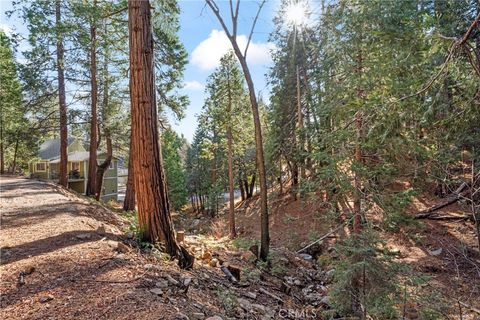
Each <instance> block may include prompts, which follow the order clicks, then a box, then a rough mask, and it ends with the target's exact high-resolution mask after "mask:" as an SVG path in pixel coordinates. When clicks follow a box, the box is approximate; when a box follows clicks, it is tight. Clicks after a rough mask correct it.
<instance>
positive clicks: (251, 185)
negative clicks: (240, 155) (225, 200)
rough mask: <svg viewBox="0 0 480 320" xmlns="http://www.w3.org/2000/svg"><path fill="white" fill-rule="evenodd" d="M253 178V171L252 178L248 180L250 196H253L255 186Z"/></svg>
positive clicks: (254, 175)
mask: <svg viewBox="0 0 480 320" xmlns="http://www.w3.org/2000/svg"><path fill="white" fill-rule="evenodd" d="M255 179H256V174H255V173H254V174H253V176H252V180H251V181H250V186H249V188H250V190H249V194H250V197H253V189H254V187H255Z"/></svg>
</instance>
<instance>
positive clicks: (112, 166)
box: [108, 161, 115, 169]
mask: <svg viewBox="0 0 480 320" xmlns="http://www.w3.org/2000/svg"><path fill="white" fill-rule="evenodd" d="M108 169H115V163H113V161H110V165H109V166H108Z"/></svg>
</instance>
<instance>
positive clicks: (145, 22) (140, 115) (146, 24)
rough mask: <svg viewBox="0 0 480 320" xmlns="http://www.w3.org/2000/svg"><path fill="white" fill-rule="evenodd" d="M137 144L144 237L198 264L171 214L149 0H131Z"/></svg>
mask: <svg viewBox="0 0 480 320" xmlns="http://www.w3.org/2000/svg"><path fill="white" fill-rule="evenodd" d="M128 31H129V44H130V87H131V95H130V101H131V117H132V145H133V153H134V155H135V156H134V158H133V166H134V172H135V175H134V181H135V192H136V196H137V204H138V223H139V226H140V230H141V231H142V238H143V240H144V241H148V242H151V243H156V242H162V244H163V246H164V248H165V250H166V252H167V253H168V254H170V256H172V257H177V258H178V260H179V265H180V267H182V268H191V267H192V266H193V259H194V258H193V256H192V255H191V254H189V253H188V251H187V250H186V249H185V248H183V247H180V246H179V244H178V243H177V241H176V239H175V231H174V229H173V223H172V219H171V216H170V207H169V201H168V192H167V185H166V179H165V173H164V171H163V163H162V157H161V155H160V152H161V149H160V144H159V135H158V127H157V120H158V117H157V104H156V99H155V80H154V59H153V35H152V24H151V12H150V1H148V0H129V1H128Z"/></svg>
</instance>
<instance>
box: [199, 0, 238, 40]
mask: <svg viewBox="0 0 480 320" xmlns="http://www.w3.org/2000/svg"><path fill="white" fill-rule="evenodd" d="M205 2H206V3H207V5H208V6H209V7H210V9H212V11H213V14H214V15H215V16H216V17H217V19H218V21H220V24H221V25H222V28H223V31H225V33H226V34H227V37H228V38H229V39H230V40H231V39H233V37H232V35H231V34H230V31H229V30H228V27H227V25H226V24H225V21H223V19H222V16H221V15H220V9H218V6H217V4H216V3H215V1H214V0H205Z"/></svg>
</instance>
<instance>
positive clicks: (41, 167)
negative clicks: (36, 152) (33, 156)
mask: <svg viewBox="0 0 480 320" xmlns="http://www.w3.org/2000/svg"><path fill="white" fill-rule="evenodd" d="M35 171H37V172H45V171H47V164H46V163H45V162H38V163H37V164H36V166H35Z"/></svg>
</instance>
